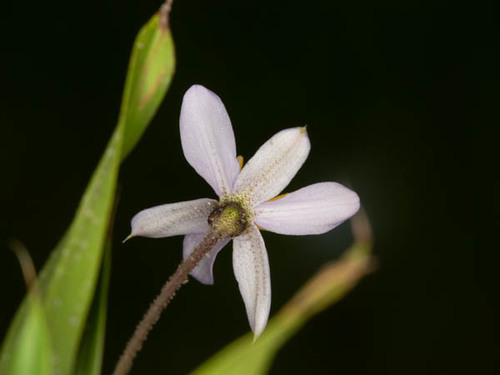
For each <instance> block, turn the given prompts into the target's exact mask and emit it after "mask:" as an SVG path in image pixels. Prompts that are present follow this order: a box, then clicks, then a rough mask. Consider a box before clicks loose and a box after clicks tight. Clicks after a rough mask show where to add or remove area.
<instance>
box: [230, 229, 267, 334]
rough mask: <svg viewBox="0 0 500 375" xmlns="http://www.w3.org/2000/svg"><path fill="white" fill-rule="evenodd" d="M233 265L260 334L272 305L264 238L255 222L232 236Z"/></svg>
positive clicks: (251, 316)
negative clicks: (242, 231) (237, 235)
mask: <svg viewBox="0 0 500 375" xmlns="http://www.w3.org/2000/svg"><path fill="white" fill-rule="evenodd" d="M233 241H234V242H233V243H234V245H233V269H234V275H235V276H236V280H237V281H238V285H239V288H240V293H241V296H242V297H243V302H244V303H245V308H246V311H247V316H248V321H249V323H250V328H251V329H252V331H253V333H254V334H255V336H259V335H260V334H261V333H262V331H263V330H264V328H265V327H266V324H267V319H268V317H269V310H270V308H271V274H270V272H269V261H268V259H267V251H266V246H265V244H264V239H263V238H262V235H261V234H260V232H259V230H258V229H257V227H256V226H255V225H253V224H252V225H250V226H249V228H248V229H247V230H246V232H244V233H243V234H242V235H240V236H239V237H236V238H234V239H233Z"/></svg>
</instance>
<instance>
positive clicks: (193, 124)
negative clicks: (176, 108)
mask: <svg viewBox="0 0 500 375" xmlns="http://www.w3.org/2000/svg"><path fill="white" fill-rule="evenodd" d="M180 133H181V142H182V149H183V151H184V155H185V157H186V159H187V161H188V163H189V164H191V166H192V167H193V168H194V169H195V170H196V172H198V174H199V175H200V176H201V177H203V178H204V179H205V180H206V181H207V182H208V183H209V184H210V186H211V187H212V188H213V189H214V190H215V192H216V193H217V195H219V196H221V195H223V194H229V193H230V192H231V190H232V188H233V185H234V182H235V181H236V178H237V177H238V174H239V171H240V167H239V163H238V160H237V159H236V142H235V140H234V133H233V128H232V126H231V120H230V119H229V116H228V114H227V112H226V108H225V107H224V104H223V103H222V101H221V100H220V98H219V97H218V96H217V95H216V94H214V93H213V92H212V91H210V90H207V89H206V88H205V87H203V86H200V85H194V86H191V88H190V89H189V90H188V91H187V92H186V94H185V95H184V99H183V101H182V108H181V118H180Z"/></svg>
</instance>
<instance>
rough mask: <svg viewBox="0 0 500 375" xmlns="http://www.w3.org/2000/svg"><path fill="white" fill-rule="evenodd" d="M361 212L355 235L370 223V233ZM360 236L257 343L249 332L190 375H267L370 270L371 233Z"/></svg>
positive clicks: (281, 312) (354, 228)
mask: <svg viewBox="0 0 500 375" xmlns="http://www.w3.org/2000/svg"><path fill="white" fill-rule="evenodd" d="M358 215H359V214H358ZM362 215H363V214H362ZM362 215H361V216H360V217H358V218H356V219H355V220H354V223H353V231H354V232H355V234H356V232H357V233H358V234H359V232H360V227H363V226H365V228H364V229H366V226H368V233H371V230H370V228H369V223H368V221H367V219H366V217H363V216H362ZM361 229H362V231H363V228H361ZM364 233H367V232H366V231H365V232H364ZM357 237H358V240H357V241H356V242H355V243H354V244H353V245H352V246H351V247H350V248H349V249H348V250H347V251H346V253H345V254H344V255H343V256H342V257H341V259H340V260H338V261H336V262H332V263H330V264H327V265H326V266H325V267H323V269H321V270H320V271H319V272H318V273H317V274H316V275H315V276H313V278H312V279H311V280H309V281H308V282H307V283H306V285H305V286H304V287H302V288H301V290H300V291H299V292H298V293H296V294H295V296H294V297H293V298H292V299H291V300H290V301H289V302H288V303H287V304H286V305H285V306H284V307H283V308H282V309H281V310H280V311H279V312H278V313H277V314H276V315H275V316H274V317H273V318H272V319H271V320H270V321H269V324H268V326H267V328H266V330H265V331H264V333H263V334H262V335H261V336H260V337H259V338H258V340H257V341H256V342H255V343H254V342H253V340H254V338H253V334H252V333H248V334H246V335H244V336H242V337H240V338H239V339H236V340H235V341H233V342H232V343H230V344H229V345H228V346H226V347H225V348H223V349H222V350H221V351H219V352H218V353H216V354H215V355H214V356H212V357H211V358H209V359H208V360H207V361H206V362H204V363H203V364H201V365H200V366H199V367H198V368H196V369H195V370H194V371H193V372H191V373H190V375H216V374H246V375H262V374H266V373H267V372H268V370H269V368H270V366H271V363H272V360H273V359H274V357H275V355H276V353H277V352H278V350H279V349H280V348H281V346H283V344H284V343H285V342H286V341H288V340H289V339H290V338H291V337H292V336H293V335H294V334H295V333H296V332H297V331H298V330H300V329H301V328H302V326H303V325H304V324H305V323H306V322H307V321H308V320H309V319H310V318H311V317H313V316H314V315H316V314H317V313H319V312H321V311H323V310H324V309H326V308H327V307H329V306H330V305H332V304H334V303H336V302H337V301H339V300H340V299H341V298H342V297H343V296H345V295H346V294H347V293H348V292H349V291H350V290H351V289H352V288H354V287H355V286H356V284H357V283H358V282H359V281H360V280H361V278H362V277H363V276H365V275H366V274H368V273H369V272H371V270H372V265H373V259H372V256H371V255H370V254H371V249H372V241H371V234H369V235H368V236H367V237H363V236H361V237H359V236H357Z"/></svg>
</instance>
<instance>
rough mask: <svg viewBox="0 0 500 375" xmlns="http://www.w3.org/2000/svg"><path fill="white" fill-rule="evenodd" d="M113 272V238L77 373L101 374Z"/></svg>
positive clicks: (103, 264) (85, 374) (76, 366)
mask: <svg viewBox="0 0 500 375" xmlns="http://www.w3.org/2000/svg"><path fill="white" fill-rule="evenodd" d="M110 274H111V239H110V238H109V239H108V243H107V245H106V248H105V249H104V258H103V262H102V269H101V276H100V279H99V283H98V285H97V292H96V294H95V296H94V301H93V303H92V307H91V309H90V313H89V317H88V319H87V326H86V327H85V331H84V334H83V338H82V340H81V343H80V352H79V353H78V357H77V360H76V365H75V371H74V374H75V375H99V374H100V373H101V368H102V359H103V354H104V337H105V333H106V312H107V302H108V289H109V278H110Z"/></svg>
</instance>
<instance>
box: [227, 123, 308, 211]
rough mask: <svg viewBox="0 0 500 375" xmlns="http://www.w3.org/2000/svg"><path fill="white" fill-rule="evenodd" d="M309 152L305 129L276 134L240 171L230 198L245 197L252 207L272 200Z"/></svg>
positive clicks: (286, 130)
mask: <svg viewBox="0 0 500 375" xmlns="http://www.w3.org/2000/svg"><path fill="white" fill-rule="evenodd" d="M310 149H311V144H310V143H309V137H308V136H307V131H306V129H305V127H304V128H291V129H285V130H282V131H280V132H279V133H277V134H276V135H274V136H273V137H272V138H271V139H270V140H268V141H267V142H266V143H264V144H263V145H262V146H261V147H260V148H259V150H258V151H257V152H256V153H255V155H254V156H253V157H252V158H251V159H250V160H249V161H248V163H247V164H246V165H245V166H244V167H243V170H242V171H241V173H240V175H239V177H238V180H237V181H236V185H235V188H234V194H235V195H245V196H246V197H247V199H251V200H252V201H253V203H254V204H258V203H260V202H263V201H266V200H268V199H270V198H272V197H274V196H276V195H277V194H279V193H280V192H281V191H282V190H283V189H284V188H285V187H286V186H287V185H288V184H289V183H290V181H291V180H292V178H293V177H294V176H295V174H296V173H297V172H298V170H299V169H300V167H301V166H302V164H304V162H305V161H306V159H307V155H308V154H309V150H310Z"/></svg>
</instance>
